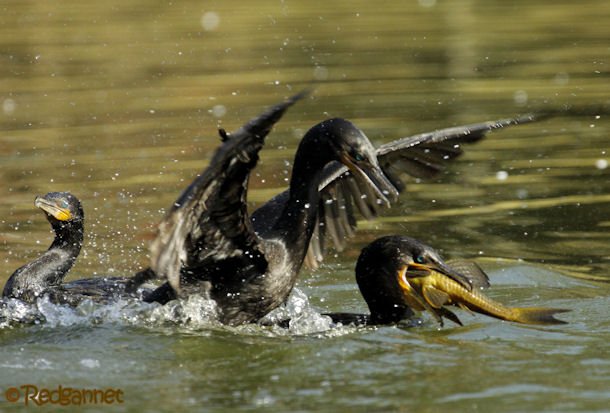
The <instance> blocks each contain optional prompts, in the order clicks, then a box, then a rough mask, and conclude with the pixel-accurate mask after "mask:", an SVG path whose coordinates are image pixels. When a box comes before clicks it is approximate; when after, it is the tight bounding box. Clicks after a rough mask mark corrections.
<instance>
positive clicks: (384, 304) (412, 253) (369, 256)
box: [356, 235, 473, 322]
mask: <svg viewBox="0 0 610 413" xmlns="http://www.w3.org/2000/svg"><path fill="white" fill-rule="evenodd" d="M407 271H408V273H409V276H418V274H421V275H422V276H424V275H427V274H429V273H430V272H431V271H436V272H440V273H443V274H444V275H446V276H448V277H450V278H451V279H453V280H455V281H457V282H459V283H460V284H462V285H463V286H464V287H465V288H468V289H471V288H472V284H473V280H471V279H470V278H469V277H467V276H464V275H462V274H460V273H458V272H457V271H455V270H454V269H452V268H451V267H449V266H448V265H447V264H445V262H444V261H443V260H442V259H441V258H440V256H439V255H438V253H437V252H436V251H435V250H434V249H432V248H431V247H429V246H427V245H425V244H423V243H421V242H419V241H418V240H416V239H413V238H409V237H404V236H399V235H391V236H387V237H382V238H378V239H376V240H375V241H373V242H372V243H370V244H369V245H368V246H366V247H365V248H364V249H363V250H362V252H361V253H360V257H359V258H358V263H357V264H356V281H357V282H358V287H359V288H360V292H361V293H362V296H363V297H364V300H365V301H366V303H367V304H368V306H369V310H370V311H371V317H372V318H373V319H374V320H376V322H397V321H400V318H404V317H405V316H409V315H411V314H412V312H411V311H410V308H409V307H410V305H409V302H410V301H409V298H410V297H409V296H410V294H411V292H410V291H409V290H408V288H406V287H407V286H406V285H405V283H406V280H405V279H404V277H405V274H406V272H407ZM401 314H404V315H403V316H402V317H400V315H401Z"/></svg>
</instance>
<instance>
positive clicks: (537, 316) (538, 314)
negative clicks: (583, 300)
mask: <svg viewBox="0 0 610 413" xmlns="http://www.w3.org/2000/svg"><path fill="white" fill-rule="evenodd" d="M511 310H512V311H511V313H512V314H511V315H512V317H511V321H516V322H517V323H523V324H567V322H566V321H563V320H559V319H557V318H555V314H559V313H565V312H568V311H570V310H565V309H561V308H543V307H525V308H523V307H521V308H519V307H516V308H512V309H511Z"/></svg>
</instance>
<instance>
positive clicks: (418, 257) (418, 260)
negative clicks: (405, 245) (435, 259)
mask: <svg viewBox="0 0 610 413" xmlns="http://www.w3.org/2000/svg"><path fill="white" fill-rule="evenodd" d="M413 261H415V262H416V263H418V264H423V263H424V262H425V261H426V260H425V259H424V256H423V255H418V256H417V257H415V258H414V259H413Z"/></svg>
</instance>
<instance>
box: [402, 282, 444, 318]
mask: <svg viewBox="0 0 610 413" xmlns="http://www.w3.org/2000/svg"><path fill="white" fill-rule="evenodd" d="M410 292H411V294H409V299H410V300H413V301H414V302H415V303H417V304H419V305H420V306H421V308H422V309H424V310H425V311H427V312H429V313H430V314H432V316H433V317H434V319H435V320H436V321H437V322H438V324H439V325H440V326H441V327H442V326H443V317H442V316H441V314H439V311H438V310H437V309H436V308H433V307H432V306H431V305H430V304H428V301H427V300H426V298H425V297H422V296H421V294H419V292H417V291H415V290H414V289H412V290H411V291H410Z"/></svg>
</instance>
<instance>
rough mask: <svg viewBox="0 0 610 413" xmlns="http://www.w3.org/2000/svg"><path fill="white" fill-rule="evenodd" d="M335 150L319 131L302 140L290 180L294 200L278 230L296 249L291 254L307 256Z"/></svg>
mask: <svg viewBox="0 0 610 413" xmlns="http://www.w3.org/2000/svg"><path fill="white" fill-rule="evenodd" d="M333 154H334V150H333V148H332V147H331V145H330V143H329V138H328V137H327V136H326V135H324V134H320V133H319V131H315V130H310V131H309V132H308V133H307V134H306V135H305V136H304V137H303V139H302V140H301V143H300V145H299V148H298V149H297V153H296V155H295V159H294V166H293V168H292V176H291V178H290V197H289V199H288V202H287V203H286V205H285V207H284V210H283V211H282V212H281V215H280V217H279V219H278V220H277V221H276V222H277V224H276V228H275V229H276V230H277V231H279V232H280V234H281V237H282V238H283V239H284V240H285V241H286V242H285V245H286V246H287V247H288V248H289V249H293V251H291V254H293V256H295V257H296V256H298V257H299V259H302V258H304V257H305V253H306V252H307V245H308V244H309V241H310V239H311V234H312V233H313V229H314V225H315V223H316V218H317V214H318V202H319V199H320V194H319V192H318V186H319V184H320V180H321V176H322V171H323V169H324V166H326V164H327V163H329V162H331V161H333V160H334V159H335V158H334V156H333Z"/></svg>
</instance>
